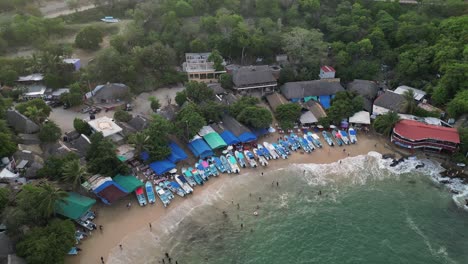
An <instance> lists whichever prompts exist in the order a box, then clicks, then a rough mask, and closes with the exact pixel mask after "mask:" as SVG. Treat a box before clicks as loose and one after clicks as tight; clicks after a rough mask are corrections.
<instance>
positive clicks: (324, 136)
mask: <svg viewBox="0 0 468 264" xmlns="http://www.w3.org/2000/svg"><path fill="white" fill-rule="evenodd" d="M322 136H323V138H324V139H325V141H326V142H327V144H328V145H329V146H331V147H333V146H334V145H335V143H334V142H333V140H332V138H331V135H330V133H328V132H327V131H322Z"/></svg>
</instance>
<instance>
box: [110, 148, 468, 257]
mask: <svg viewBox="0 0 468 264" xmlns="http://www.w3.org/2000/svg"><path fill="white" fill-rule="evenodd" d="M388 163H389V161H383V160H381V159H380V157H379V154H377V153H371V154H369V155H365V156H359V157H353V158H348V159H345V160H343V161H342V163H334V164H329V165H313V164H308V165H291V166H289V167H288V168H284V169H281V170H276V171H272V172H268V173H265V174H264V175H263V176H260V175H256V174H259V173H258V172H256V174H255V175H254V174H250V175H244V176H239V177H238V178H234V179H232V181H230V182H229V184H226V185H225V186H223V188H222V189H220V190H217V192H216V194H215V195H213V197H211V198H210V199H208V200H207V202H206V203H204V204H203V205H201V206H198V207H197V208H195V209H193V210H190V212H188V213H186V214H185V215H184V217H181V218H180V219H176V218H172V219H169V220H168V219H166V222H165V225H167V224H168V223H172V224H173V225H172V226H171V228H169V229H166V230H165V232H164V235H162V236H159V237H158V238H157V243H155V242H147V243H152V244H154V245H151V246H150V247H148V246H147V244H146V243H145V245H146V246H145V249H144V250H141V251H140V252H138V254H133V255H132V256H127V257H125V258H122V257H115V258H113V261H111V263H159V261H161V258H162V256H163V255H164V252H169V253H170V255H171V257H172V263H175V260H177V262H178V263H179V264H184V263H226V264H227V263H232V264H244V263H245V264H247V263H281V264H283V263H460V264H466V263H468V214H467V213H466V212H464V211H462V210H460V209H458V208H457V207H456V206H455V205H454V203H453V201H452V199H451V194H450V193H449V192H448V191H447V190H446V189H445V188H444V187H442V186H438V185H436V184H435V183H434V182H433V181H432V180H431V177H430V174H436V173H437V171H438V170H439V169H440V168H439V167H438V165H437V164H434V163H431V162H430V161H424V163H425V167H424V168H422V169H418V170H415V169H414V166H415V164H416V163H419V162H416V161H414V162H407V163H405V164H401V165H400V166H398V167H397V168H390V167H389V166H388ZM276 182H278V183H279V187H277V185H276ZM320 193H321V194H320ZM260 197H261V198H260ZM189 199H191V198H189ZM260 199H261V200H260ZM238 203H239V208H238V206H237V204H238ZM181 210H182V209H181ZM223 211H224V212H225V214H223ZM255 211H256V212H257V213H258V215H257V216H256V215H254V212H255ZM178 215H180V212H179V213H178ZM171 217H176V216H171ZM241 224H242V225H243V227H242V228H241ZM111 259H112V258H111ZM161 263H162V262H161ZM165 263H168V261H167V260H166V262H165Z"/></svg>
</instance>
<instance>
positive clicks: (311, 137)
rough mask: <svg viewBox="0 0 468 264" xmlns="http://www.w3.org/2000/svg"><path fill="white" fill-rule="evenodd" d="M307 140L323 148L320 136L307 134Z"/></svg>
mask: <svg viewBox="0 0 468 264" xmlns="http://www.w3.org/2000/svg"><path fill="white" fill-rule="evenodd" d="M307 140H309V141H312V143H314V145H315V146H317V147H319V148H322V142H320V140H319V136H318V135H316V134H313V133H312V132H307Z"/></svg>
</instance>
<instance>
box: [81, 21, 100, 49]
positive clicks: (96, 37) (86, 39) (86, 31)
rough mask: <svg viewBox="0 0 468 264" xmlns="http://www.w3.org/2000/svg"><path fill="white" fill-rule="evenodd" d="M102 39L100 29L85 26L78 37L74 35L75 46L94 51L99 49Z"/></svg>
mask: <svg viewBox="0 0 468 264" xmlns="http://www.w3.org/2000/svg"><path fill="white" fill-rule="evenodd" d="M102 38H103V33H102V30H101V29H99V28H97V27H94V26H87V27H84V28H83V29H81V30H80V32H78V35H76V38H75V45H76V46H77V47H78V48H81V49H87V50H96V49H98V48H99V44H100V43H101V42H102Z"/></svg>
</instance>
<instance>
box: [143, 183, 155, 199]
mask: <svg viewBox="0 0 468 264" xmlns="http://www.w3.org/2000/svg"><path fill="white" fill-rule="evenodd" d="M145 189H146V196H148V202H149V203H150V204H154V203H155V202H156V196H155V195H154V189H153V184H151V182H150V181H147V182H146V183H145Z"/></svg>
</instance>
